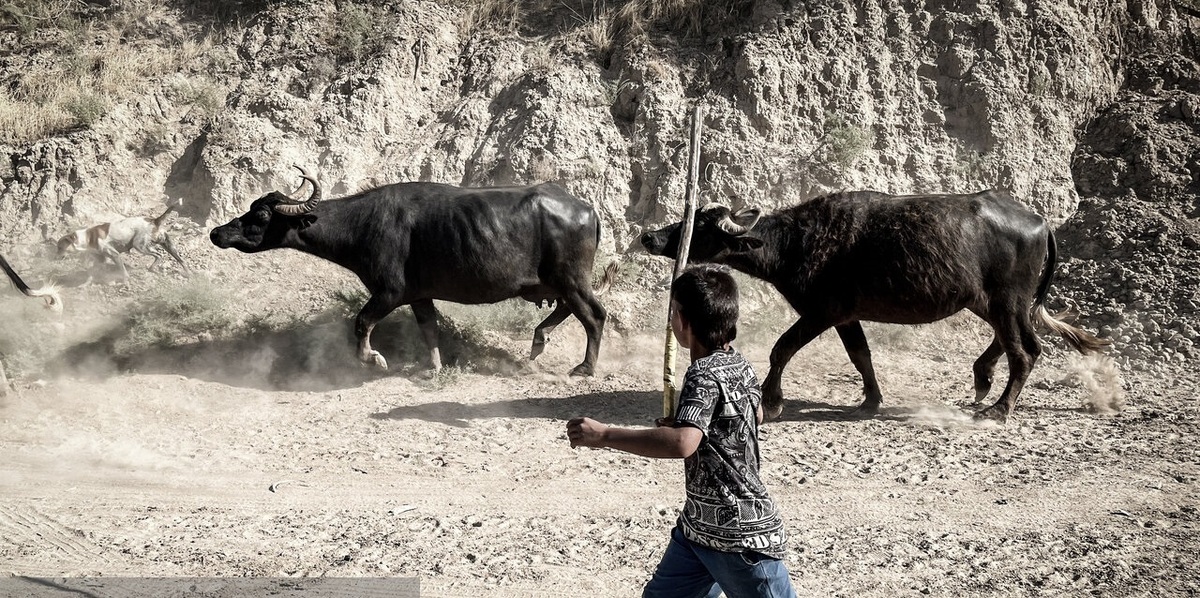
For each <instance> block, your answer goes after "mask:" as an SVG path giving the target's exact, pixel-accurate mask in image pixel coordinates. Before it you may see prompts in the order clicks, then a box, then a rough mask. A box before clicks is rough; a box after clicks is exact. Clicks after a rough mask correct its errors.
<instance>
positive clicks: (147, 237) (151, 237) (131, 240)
mask: <svg viewBox="0 0 1200 598" xmlns="http://www.w3.org/2000/svg"><path fill="white" fill-rule="evenodd" d="M175 207H176V206H171V207H168V208H167V209H166V210H165V211H164V212H163V213H162V214H161V215H159V216H158V217H157V218H147V217H133V218H124V219H121V220H115V221H113V222H106V223H104V224H97V225H95V226H89V227H87V228H81V229H79V230H77V231H75V232H73V233H71V234H68V235H66V236H64V237H62V238H61V239H59V240H58V256H59V257H62V256H64V255H66V254H68V253H71V252H86V253H90V254H92V255H95V256H97V257H98V258H99V262H98V263H101V264H102V263H104V260H105V259H106V258H107V259H109V260H112V262H113V263H114V264H116V265H117V266H118V267H119V268H120V269H121V277H122V278H123V279H124V280H129V271H128V270H126V269H125V261H124V260H123V259H121V254H122V253H128V252H129V250H131V249H136V250H138V251H139V252H141V253H143V254H145V255H148V256H151V257H153V258H154V262H152V263H151V264H150V271H151V272H153V271H154V269H155V268H156V267H157V266H158V261H159V260H161V259H162V254H161V253H159V252H158V250H157V248H156V247H154V246H156V245H157V246H159V247H162V248H163V249H165V250H167V253H168V254H170V255H171V257H173V258H175V261H177V262H179V265H180V266H183V271H184V272H189V273H190V272H191V270H190V269H188V266H187V264H185V263H183V258H181V257H179V253H178V252H177V251H175V245H174V244H172V243H171V237H169V236H168V235H167V233H166V232H164V231H163V230H162V225H163V223H164V222H166V220H167V215H168V214H170V213H171V212H172V211H173V210H175ZM88 281H89V282H90V281H91V277H90V276H89V277H88Z"/></svg>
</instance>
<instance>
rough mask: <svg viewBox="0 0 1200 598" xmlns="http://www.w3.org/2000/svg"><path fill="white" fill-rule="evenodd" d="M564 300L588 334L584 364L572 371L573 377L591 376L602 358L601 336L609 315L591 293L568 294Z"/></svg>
mask: <svg viewBox="0 0 1200 598" xmlns="http://www.w3.org/2000/svg"><path fill="white" fill-rule="evenodd" d="M584 288H587V287H586V286H585V287H584ZM563 299H564V300H565V301H566V303H567V307H568V308H570V310H571V313H573V314H575V317H576V318H579V323H581V324H583V330H584V332H586V333H587V351H586V352H585V353H584V355H583V363H581V364H579V365H577V366H575V367H574V368H573V369H572V370H571V375H572V376H591V375H592V374H594V373H595V372H596V360H597V359H598V358H599V356H600V336H601V334H603V333H604V320H605V319H606V318H607V317H608V314H607V313H606V312H605V311H604V306H603V305H600V301H598V300H597V299H596V297H595V296H593V295H592V294H591V292H590V291H589V292H586V293H568V294H567V295H566V296H565V297H564V298H563ZM551 317H553V314H552V315H551Z"/></svg>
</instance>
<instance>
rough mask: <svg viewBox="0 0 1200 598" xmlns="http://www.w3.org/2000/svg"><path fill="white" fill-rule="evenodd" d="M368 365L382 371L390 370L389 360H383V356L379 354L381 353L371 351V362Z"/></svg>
mask: <svg viewBox="0 0 1200 598" xmlns="http://www.w3.org/2000/svg"><path fill="white" fill-rule="evenodd" d="M367 363H368V365H373V366H375V367H377V368H379V369H381V370H386V369H388V366H387V360H386V359H384V358H383V355H380V354H379V351H371V360H370V361H369V362H367Z"/></svg>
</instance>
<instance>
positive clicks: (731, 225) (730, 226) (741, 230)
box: [717, 208, 762, 237]
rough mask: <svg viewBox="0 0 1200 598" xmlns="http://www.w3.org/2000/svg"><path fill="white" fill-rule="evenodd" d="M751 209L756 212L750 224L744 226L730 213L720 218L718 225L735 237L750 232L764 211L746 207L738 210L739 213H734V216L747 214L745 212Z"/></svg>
mask: <svg viewBox="0 0 1200 598" xmlns="http://www.w3.org/2000/svg"><path fill="white" fill-rule="evenodd" d="M751 211H753V212H754V219H753V220H751V221H750V224H747V225H745V226H742V225H741V224H738V223H736V222H734V221H733V218H732V216H730V215H729V214H726V215H725V217H724V218H721V219H720V220H718V221H717V226H718V227H720V228H721V230H723V231H725V232H727V233H729V234H731V235H733V236H735V237H740V236H742V235H744V234H746V233H747V232H749V231H750V229H752V228H754V225H755V224H758V219H759V218H761V217H762V213H761V212H759V211H758V210H754V209H753V208H744V209H741V210H738V213H737V214H734V216H741V215H742V214H745V213H747V212H751Z"/></svg>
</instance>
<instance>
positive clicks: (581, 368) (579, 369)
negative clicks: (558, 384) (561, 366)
mask: <svg viewBox="0 0 1200 598" xmlns="http://www.w3.org/2000/svg"><path fill="white" fill-rule="evenodd" d="M593 369H594V368H592V366H590V365H588V364H586V363H581V364H579V365H577V366H575V367H574V368H572V369H571V375H572V376H586V377H590V376H592V375H594V374H595V372H594V371H593Z"/></svg>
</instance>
